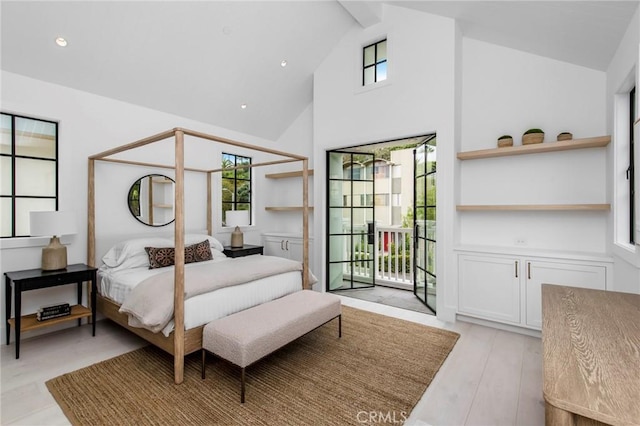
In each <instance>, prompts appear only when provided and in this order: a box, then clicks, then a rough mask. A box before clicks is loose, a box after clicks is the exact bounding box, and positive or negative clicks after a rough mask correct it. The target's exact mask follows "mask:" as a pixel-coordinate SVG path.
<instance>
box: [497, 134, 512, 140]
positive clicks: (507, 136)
mask: <svg viewBox="0 0 640 426" xmlns="http://www.w3.org/2000/svg"><path fill="white" fill-rule="evenodd" d="M502 139H513V137H512V136H511V135H502V136H500V137H499V138H498V140H499V141H501V140H502Z"/></svg>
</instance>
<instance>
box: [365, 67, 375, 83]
mask: <svg viewBox="0 0 640 426" xmlns="http://www.w3.org/2000/svg"><path fill="white" fill-rule="evenodd" d="M363 73H364V74H363V75H364V78H363V84H364V85H365V86H366V85H367V84H371V83H375V68H374V67H370V68H365V69H364V71H363Z"/></svg>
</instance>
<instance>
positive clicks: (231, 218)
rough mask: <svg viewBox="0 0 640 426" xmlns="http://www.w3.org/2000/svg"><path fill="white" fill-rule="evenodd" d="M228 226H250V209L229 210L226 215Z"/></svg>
mask: <svg viewBox="0 0 640 426" xmlns="http://www.w3.org/2000/svg"><path fill="white" fill-rule="evenodd" d="M225 225H226V226H248V225H249V210H228V211H227V215H226V222H225Z"/></svg>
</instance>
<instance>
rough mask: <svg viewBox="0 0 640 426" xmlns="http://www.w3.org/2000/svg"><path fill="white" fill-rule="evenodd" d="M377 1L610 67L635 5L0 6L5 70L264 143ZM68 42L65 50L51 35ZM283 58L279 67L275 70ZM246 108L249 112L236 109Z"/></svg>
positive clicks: (378, 9) (307, 97)
mask: <svg viewBox="0 0 640 426" xmlns="http://www.w3.org/2000/svg"><path fill="white" fill-rule="evenodd" d="M382 3H390V4H394V5H397V6H402V7H406V8H410V9H412V10H415V11H416V13H419V12H427V13H433V14H438V15H442V16H447V17H451V18H455V19H457V20H458V22H459V24H460V27H461V29H462V32H463V35H464V36H466V37H471V38H477V39H480V40H484V41H488V42H491V43H496V44H499V45H503V46H507V47H512V48H516V49H520V50H524V51H528V52H531V53H535V54H539V55H543V56H548V57H551V58H555V59H559V60H563V61H567V62H571V63H575V64H579V65H582V66H586V67H590V68H594V69H598V70H606V67H607V65H608V64H609V62H610V60H611V58H612V56H613V54H614V52H615V49H616V48H617V46H618V44H619V42H620V40H621V38H622V36H623V34H624V31H625V30H626V28H627V27H628V25H629V22H630V20H631V17H632V15H633V13H634V12H635V10H636V8H637V5H638V2H637V0H636V1H582V2H581V1H577V2H576V1H387V2H380V1H357V2H352V1H341V2H337V1H333V0H331V1H329V0H325V1H282V2H276V1H256V2H250V1H194V2H187V1H172V2H169V1H159V2H155V1H129V2H97V1H83V2H80V1H69V2H60V1H42V2H34V1H2V3H1V15H2V16H1V19H2V21H1V25H2V29H1V36H2V44H1V62H0V66H1V67H2V69H3V70H6V71H10V72H14V73H17V74H22V75H25V76H28V77H32V78H36V79H39V80H44V81H49V82H52V83H56V84H60V85H63V86H68V87H72V88H76V89H80V90H84V91H87V92H91V93H95V94H98V95H103V96H106V97H110V98H114V99H119V100H123V101H126V102H130V103H133V104H138V105H142V106H145V107H149V108H152V109H156V110H160V111H165V112H169V113H173V114H176V115H180V116H184V117H188V118H191V119H194V120H198V121H202V122H206V123H211V124H214V125H217V126H220V127H224V128H227V129H231V130H236V131H240V132H244V133H247V134H253V135H257V136H260V137H263V138H267V139H277V138H278V136H280V135H281V134H282V132H283V131H284V130H285V129H286V128H287V127H288V126H289V125H290V124H291V123H292V122H293V121H294V120H295V119H296V118H297V117H298V115H299V114H300V113H301V112H302V111H303V110H304V109H305V108H306V107H307V106H308V105H309V104H310V103H311V102H312V93H313V92H312V88H313V72H314V70H315V69H316V68H317V67H318V66H319V64H320V63H321V62H322V61H323V59H324V58H325V57H326V56H327V55H328V54H329V52H330V51H331V50H332V49H333V47H334V46H335V45H336V44H337V43H338V42H339V40H340V39H341V38H342V37H343V36H344V35H345V34H346V32H347V31H349V29H351V28H353V27H354V26H357V25H361V26H368V25H372V24H375V23H376V22H378V21H379V20H380V19H381V16H382V13H383V12H382V10H383V8H382ZM57 37H64V38H65V39H66V40H67V42H68V44H67V47H65V48H61V47H59V46H57V45H56V44H55V42H54V40H55V39H56V38H57ZM282 61H286V66H284V67H283V66H282ZM241 105H245V106H246V108H244V109H243V108H241Z"/></svg>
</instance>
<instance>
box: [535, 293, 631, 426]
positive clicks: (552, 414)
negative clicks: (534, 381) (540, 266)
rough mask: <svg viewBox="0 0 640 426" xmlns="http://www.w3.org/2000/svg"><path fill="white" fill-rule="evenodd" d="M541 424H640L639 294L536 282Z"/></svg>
mask: <svg viewBox="0 0 640 426" xmlns="http://www.w3.org/2000/svg"><path fill="white" fill-rule="evenodd" d="M542 317H543V324H542V350H543V372H544V379H543V380H544V381H543V394H544V399H545V422H546V424H547V425H582V424H589V425H597V424H602V423H605V424H611V425H640V295H637V294H629V293H618V292H613V291H602V290H589V289H583V288H576V287H565V286H557V285H551V284H543V285H542Z"/></svg>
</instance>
